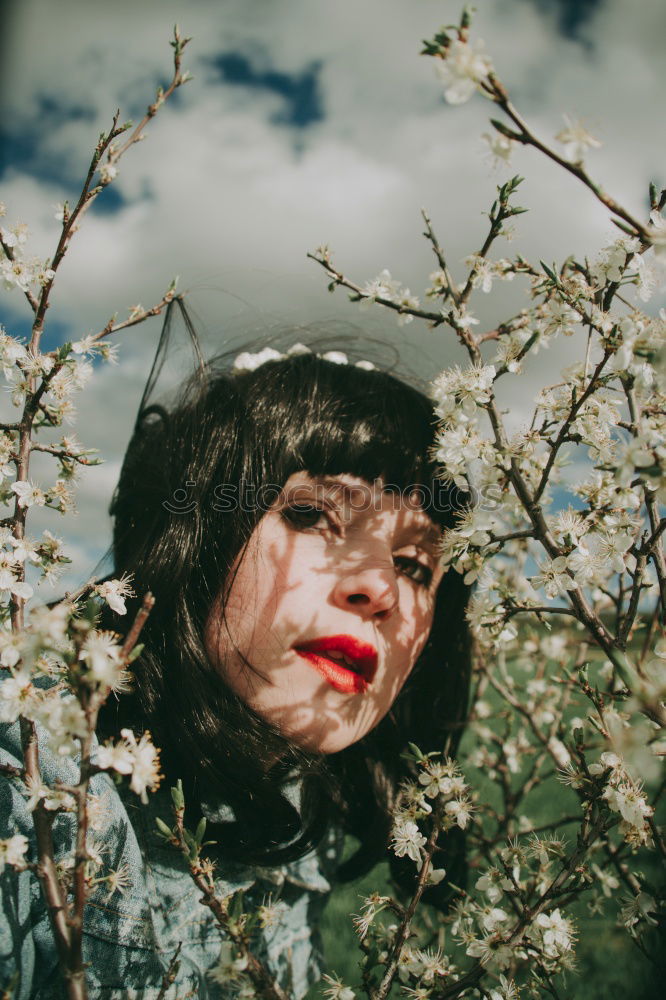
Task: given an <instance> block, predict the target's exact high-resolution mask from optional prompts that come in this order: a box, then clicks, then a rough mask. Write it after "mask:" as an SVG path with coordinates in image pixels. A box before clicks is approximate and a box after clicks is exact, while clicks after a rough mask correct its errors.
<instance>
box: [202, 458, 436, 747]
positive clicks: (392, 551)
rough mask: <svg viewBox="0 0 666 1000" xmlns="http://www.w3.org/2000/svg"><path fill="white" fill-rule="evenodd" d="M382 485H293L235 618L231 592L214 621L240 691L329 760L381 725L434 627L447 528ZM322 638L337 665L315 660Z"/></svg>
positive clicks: (218, 652)
mask: <svg viewBox="0 0 666 1000" xmlns="http://www.w3.org/2000/svg"><path fill="white" fill-rule="evenodd" d="M381 487H382V483H381V482H380V481H376V482H375V483H374V484H373V485H370V484H369V483H367V482H366V481H365V480H362V479H358V478H356V477H354V476H349V475H342V476H335V477H332V476H324V477H316V478H313V477H311V476H309V475H308V473H306V472H299V473H296V474H295V475H293V476H291V477H290V478H289V480H288V481H287V483H286V484H285V486H284V488H283V490H282V494H281V496H280V498H279V499H278V501H276V503H275V504H274V505H273V506H272V507H271V508H270V509H269V510H268V511H267V512H266V513H265V514H264V516H263V517H262V519H261V521H260V522H259V524H258V525H257V527H256V528H255V530H254V532H253V534H252V536H251V537H250V540H249V542H248V545H247V548H246V550H245V553H244V555H243V557H242V559H241V560H240V565H239V567H238V572H237V574H236V577H235V580H234V581H233V583H232V585H231V589H230V591H229V595H228V599H227V603H226V609H225V616H224V619H223V615H222V604H221V596H222V595H220V596H219V597H218V599H217V601H216V602H215V604H214V605H213V608H212V611H211V614H210V616H209V618H208V622H207V624H206V648H207V651H208V655H209V656H210V658H211V661H212V662H213V663H214V664H215V665H216V666H217V667H218V669H219V670H220V671H221V672H222V673H223V675H224V677H225V679H226V681H227V683H228V684H229V685H230V687H231V688H232V689H233V690H234V691H235V692H236V693H237V694H238V695H240V697H241V698H242V699H243V700H244V701H245V702H246V704H247V705H249V706H250V707H251V708H253V709H254V710H255V711H256V712H257V713H258V714H259V715H260V716H262V717H263V718H264V719H265V720H266V721H267V722H270V723H272V724H273V725H275V726H277V727H279V729H280V730H281V731H282V733H283V734H284V735H285V736H288V737H289V738H290V739H292V740H293V741H294V742H296V743H297V744H299V745H300V746H302V747H305V748H307V749H309V750H313V751H317V752H320V753H334V752H336V751H338V750H342V749H344V748H345V747H347V746H350V744H352V743H355V742H356V741H357V740H359V739H361V738H362V737H363V736H364V735H365V734H366V733H367V732H369V730H371V729H372V728H373V726H376V725H377V723H378V722H379V721H380V719H381V718H382V717H383V716H384V715H385V714H386V713H387V712H388V710H389V709H390V707H391V705H392V704H393V702H394V700H395V698H396V696H397V694H398V692H399V691H400V689H401V687H402V686H403V684H404V683H405V681H406V679H407V677H408V676H409V673H410V671H411V670H412V667H413V666H414V663H415V662H416V660H417V659H418V656H419V654H420V653H421V650H422V649H423V647H424V645H425V643H426V641H427V639H428V635H429V633H430V628H431V625H432V619H433V612H434V605H435V596H436V593H437V587H438V585H439V582H440V580H441V578H442V575H443V570H442V568H441V566H440V565H439V560H438V557H437V540H438V538H439V535H440V530H439V529H438V528H437V527H436V526H435V525H434V524H433V522H432V521H431V520H430V518H429V517H428V516H427V514H425V513H424V512H423V511H422V510H421V509H419V508H418V506H417V501H416V499H415V498H413V499H412V501H411V503H410V501H409V498H405V497H402V496H400V495H399V494H395V493H389V492H384V491H383V490H382V488H381ZM237 564H238V560H237ZM321 639H324V640H325V643H324V646H325V647H326V648H328V649H329V652H330V656H328V655H326V650H325V649H324V650H321V649H319V650H317V651H314V652H313V650H312V648H311V647H312V646H313V644H315V641H316V640H321ZM306 645H307V646H308V647H309V648H308V649H304V648H303V647H304V646H306ZM336 646H337V647H338V648H337V649H335V648H333V647H336ZM299 650H300V651H299ZM341 651H342V652H341ZM343 653H344V654H346V656H347V658H348V660H350V661H351V662H345V661H344V660H343V659H342V654H343ZM243 658H245V659H246V660H248V661H249V663H250V664H251V665H252V668H254V669H251V668H250V667H248V666H247V664H246V663H244V661H243Z"/></svg>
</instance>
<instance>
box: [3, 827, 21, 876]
mask: <svg viewBox="0 0 666 1000" xmlns="http://www.w3.org/2000/svg"><path fill="white" fill-rule="evenodd" d="M27 853H28V839H27V837H24V836H23V834H22V833H15V834H14V835H13V836H12V837H7V838H6V839H5V840H0V874H2V872H3V871H4V870H5V865H11V867H12V868H16V869H17V870H18V871H21V870H22V869H23V868H24V867H25V856H26V854H27Z"/></svg>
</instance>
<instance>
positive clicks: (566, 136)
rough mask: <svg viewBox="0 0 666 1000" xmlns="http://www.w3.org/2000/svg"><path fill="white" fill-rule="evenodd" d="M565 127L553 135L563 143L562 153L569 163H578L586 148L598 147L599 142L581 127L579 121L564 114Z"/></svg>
mask: <svg viewBox="0 0 666 1000" xmlns="http://www.w3.org/2000/svg"><path fill="white" fill-rule="evenodd" d="M564 121H565V128H563V129H561V131H559V132H558V133H557V135H556V136H555V138H556V139H557V141H558V142H561V143H563V144H564V155H565V156H566V158H567V159H568V160H569V161H570V162H571V163H580V162H581V160H583V158H584V156H585V153H586V152H587V150H588V149H599V148H600V146H601V143H600V142H599V140H598V139H595V138H594V136H593V135H590V133H589V132H588V131H587V130H586V129H585V128H584V127H583V125H582V124H581V122H579V121H575V120H573V119H571V118H569V116H568V115H564Z"/></svg>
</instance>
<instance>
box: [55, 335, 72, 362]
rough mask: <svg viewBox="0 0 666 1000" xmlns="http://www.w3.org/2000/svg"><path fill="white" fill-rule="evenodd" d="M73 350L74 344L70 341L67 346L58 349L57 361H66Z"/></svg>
mask: <svg viewBox="0 0 666 1000" xmlns="http://www.w3.org/2000/svg"><path fill="white" fill-rule="evenodd" d="M71 350H72V342H71V340H68V341H67V342H66V343H65V344H63V345H62V346H61V347H59V348H58V353H57V354H56V360H57V361H64V360H65V358H66V357H67V355H68V354H69V353H70V352H71Z"/></svg>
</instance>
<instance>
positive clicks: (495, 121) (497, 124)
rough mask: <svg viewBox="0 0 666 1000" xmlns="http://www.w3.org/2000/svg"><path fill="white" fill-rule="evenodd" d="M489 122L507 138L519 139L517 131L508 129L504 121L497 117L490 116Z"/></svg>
mask: <svg viewBox="0 0 666 1000" xmlns="http://www.w3.org/2000/svg"><path fill="white" fill-rule="evenodd" d="M490 124H491V125H492V127H493V128H494V129H497V131H498V132H500V133H501V134H502V135H505V136H506V137H507V139H520V134H519V133H518V132H514V131H513V129H510V128H509V126H508V125H505V124H504V122H501V121H499V120H498V119H497V118H491V119H490Z"/></svg>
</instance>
